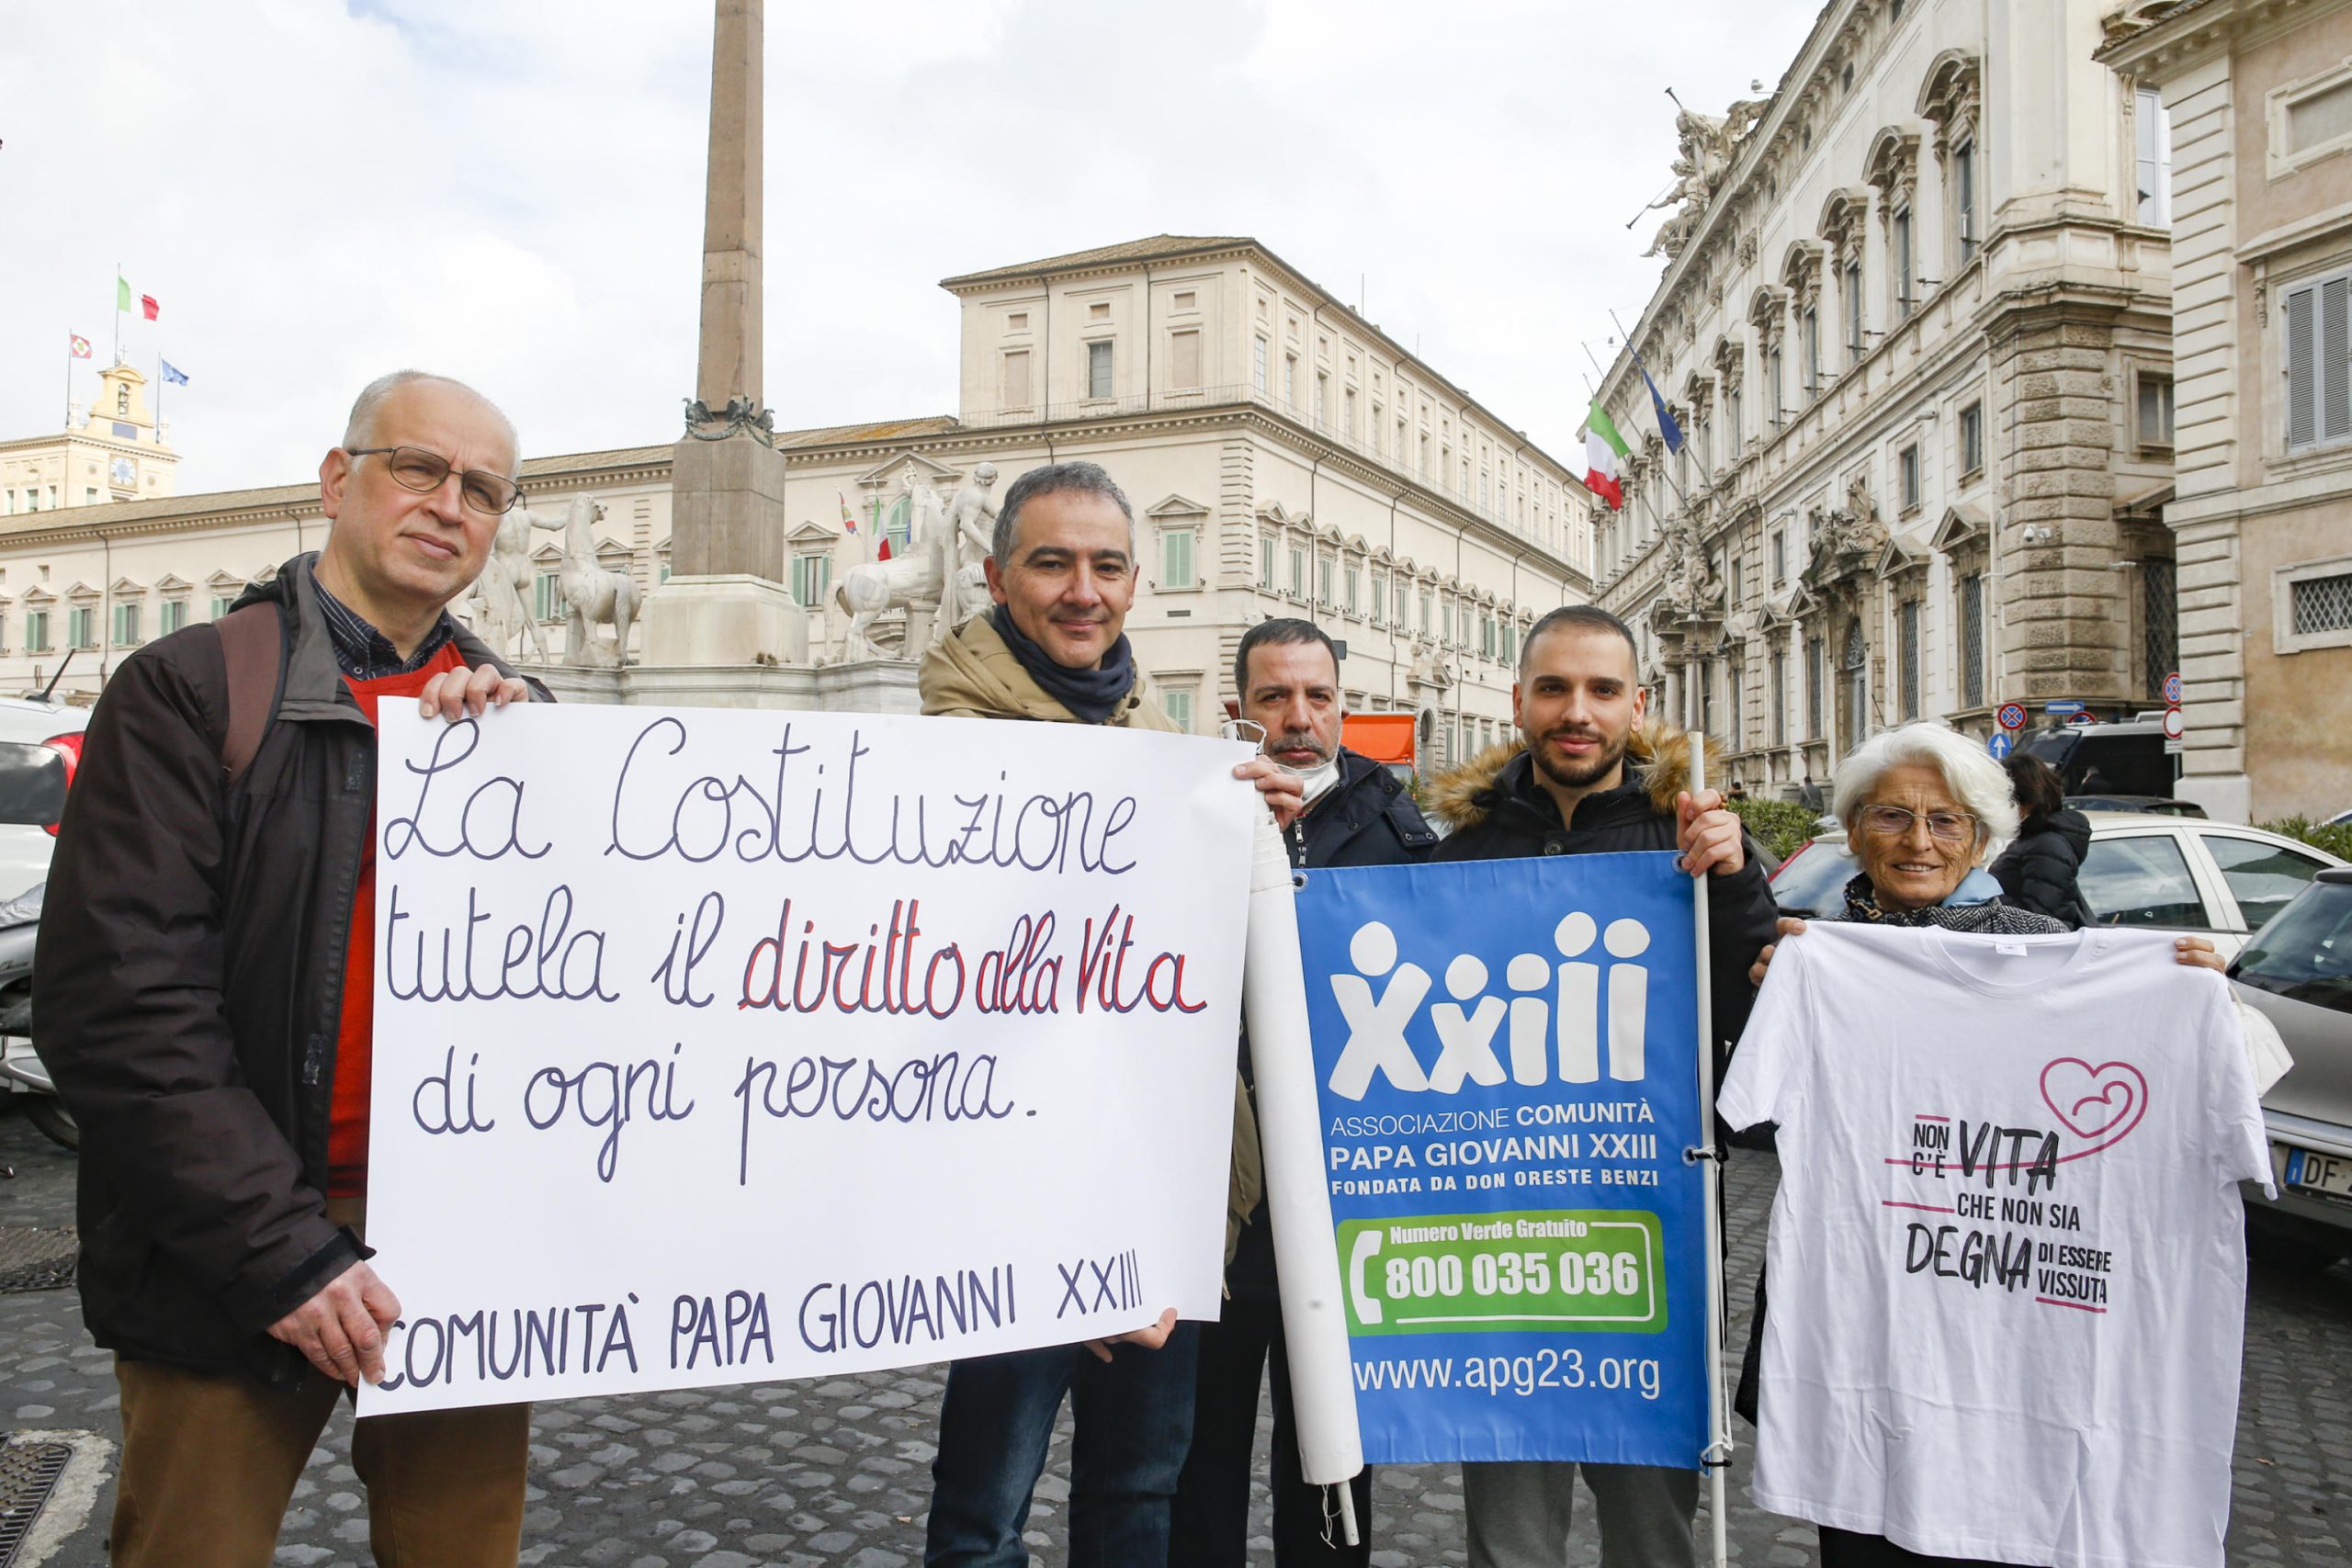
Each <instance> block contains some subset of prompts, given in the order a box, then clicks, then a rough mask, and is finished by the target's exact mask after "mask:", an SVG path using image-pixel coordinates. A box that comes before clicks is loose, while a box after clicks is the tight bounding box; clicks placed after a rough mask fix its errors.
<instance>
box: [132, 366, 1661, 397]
mask: <svg viewBox="0 0 2352 1568" xmlns="http://www.w3.org/2000/svg"><path fill="white" fill-rule="evenodd" d="M158 363H159V364H161V365H162V366H163V367H164V380H165V381H167V382H169V383H170V384H171V385H173V386H175V387H185V386H187V371H185V370H183V369H181V368H180V367H178V366H176V365H175V364H173V363H172V362H171V361H170V360H168V359H164V360H159V361H158ZM1650 395H1651V396H1653V397H1655V396H1657V389H1656V388H1652V389H1650Z"/></svg>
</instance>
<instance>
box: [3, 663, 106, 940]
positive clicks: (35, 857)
mask: <svg viewBox="0 0 2352 1568" xmlns="http://www.w3.org/2000/svg"><path fill="white" fill-rule="evenodd" d="M89 722H90V710H89V709H88V708H82V707H75V706H74V705H72V704H70V703H51V702H43V701H42V700H40V698H38V697H0V741H9V740H15V741H23V742H26V743H28V744H30V745H35V746H49V747H51V748H53V749H55V750H57V751H59V752H61V753H62V754H63V756H64V758H65V768H66V780H67V784H68V787H69V788H70V787H71V785H72V781H73V775H74V769H75V768H77V767H79V766H80V765H81V761H82V731H83V730H84V729H85V728H87V726H88V725H89ZM56 848H57V825H56V824H55V823H53V822H52V823H51V824H49V825H48V826H47V827H23V826H18V825H17V824H13V823H7V824H0V900H6V899H9V898H14V897H16V896H17V894H19V893H22V892H23V891H24V890H25V889H26V888H28V887H30V886H32V885H33V884H34V883H36V882H43V881H46V880H47V879H48V877H49V857H50V855H51V852H53V851H54V850H55V849H56Z"/></svg>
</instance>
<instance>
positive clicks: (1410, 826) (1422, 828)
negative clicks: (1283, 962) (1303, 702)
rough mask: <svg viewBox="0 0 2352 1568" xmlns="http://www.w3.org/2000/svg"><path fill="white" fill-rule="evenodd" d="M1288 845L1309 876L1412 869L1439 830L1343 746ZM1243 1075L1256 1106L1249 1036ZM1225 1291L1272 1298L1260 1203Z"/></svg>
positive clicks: (1374, 767)
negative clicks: (1345, 868)
mask: <svg viewBox="0 0 2352 1568" xmlns="http://www.w3.org/2000/svg"><path fill="white" fill-rule="evenodd" d="M1283 838H1284V840H1285V841H1286V842H1287V843H1288V844H1289V845H1290V852H1291V863H1292V864H1293V865H1295V866H1301V867H1304V868H1306V869H1307V870H1309V871H1312V870H1314V869H1316V868H1317V867H1318V866H1329V865H1410V864H1412V863H1416V862H1419V861H1424V860H1427V859H1429V858H1430V851H1431V850H1433V849H1435V848H1436V847H1437V841H1438V840H1437V829H1434V828H1431V827H1430V825H1429V822H1428V821H1427V819H1425V818H1423V817H1422V816H1421V808H1420V807H1418V806H1416V805H1414V804H1413V797H1412V796H1411V795H1409V794H1408V793H1407V792H1406V789H1405V786H1404V785H1403V784H1398V783H1397V776H1396V775H1395V774H1394V773H1390V772H1389V771H1388V770H1387V769H1386V768H1385V767H1383V766H1381V765H1380V764H1379V763H1378V762H1375V761H1373V760H1372V759H1371V758H1369V757H1366V756H1363V755H1361V754H1360V753H1358V752H1354V751H1351V750H1347V749H1346V748H1344V747H1342V748H1341V749H1340V777H1339V779H1338V781H1337V782H1336V783H1334V784H1332V785H1331V787H1330V788H1329V790H1327V791H1325V792H1324V795H1323V797H1322V798H1321V799H1320V800H1317V802H1316V803H1315V805H1314V807H1313V808H1312V809H1310V810H1309V811H1308V812H1307V813H1306V815H1305V816H1304V817H1301V818H1299V819H1298V820H1297V821H1295V822H1294V823H1292V824H1291V825H1290V827H1289V829H1287V830H1286V831H1285V832H1284V834H1283ZM1249 1045H1250V1042H1249V1038H1248V1036H1247V1035H1244V1036H1243V1038H1242V1051H1241V1072H1242V1077H1244V1078H1245V1079H1248V1080H1249V1081H1250V1085H1251V1089H1250V1095H1251V1108H1252V1109H1253V1110H1254V1109H1255V1108H1256V1093H1257V1090H1256V1080H1255V1078H1254V1077H1253V1076H1252V1074H1251V1072H1250V1050H1249ZM1225 1280H1226V1290H1227V1293H1228V1294H1230V1295H1232V1296H1234V1297H1236V1298H1237V1299H1240V1300H1249V1301H1260V1302H1267V1301H1272V1300H1273V1299H1274V1243H1273V1232H1272V1228H1271V1226H1270V1224H1269V1223H1268V1221H1267V1216H1266V1204H1265V1201H1264V1200H1263V1199H1261V1200H1260V1201H1259V1203H1258V1207H1257V1208H1256V1209H1255V1210H1254V1211H1253V1212H1252V1213H1250V1223H1249V1224H1245V1225H1243V1226H1242V1227H1241V1234H1240V1236H1239V1237H1238V1239H1237V1241H1236V1242H1235V1245H1234V1252H1233V1261H1232V1262H1231V1263H1229V1264H1227V1266H1226V1271H1225Z"/></svg>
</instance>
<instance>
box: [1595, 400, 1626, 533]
mask: <svg viewBox="0 0 2352 1568" xmlns="http://www.w3.org/2000/svg"><path fill="white" fill-rule="evenodd" d="M1631 456H1633V452H1632V450H1631V449H1630V448H1629V447H1627V446H1626V445H1625V438H1624V437H1623V436H1622V435H1620V434H1617V426H1616V425H1615V424H1613V423H1611V422H1610V418H1609V412H1608V411H1607V410H1605V409H1603V408H1602V407H1601V406H1600V399H1599V398H1595V399H1593V400H1592V407H1591V408H1590V409H1589V410H1588V411H1586V413H1585V416H1584V466H1585V475H1584V487H1585V489H1587V490H1589V491H1592V493H1593V494H1595V495H1597V496H1599V497H1600V499H1601V500H1603V501H1605V502H1608V503H1609V510H1610V511H1611V512H1623V510H1624V509H1625V487H1624V486H1623V485H1621V484H1619V483H1618V482H1617V459H1618V458H1620V457H1631Z"/></svg>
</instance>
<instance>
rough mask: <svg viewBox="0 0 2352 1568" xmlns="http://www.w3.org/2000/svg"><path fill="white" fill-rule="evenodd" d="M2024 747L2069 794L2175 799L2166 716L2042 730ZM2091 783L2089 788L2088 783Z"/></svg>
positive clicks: (2026, 740)
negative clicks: (2050, 771)
mask: <svg viewBox="0 0 2352 1568" xmlns="http://www.w3.org/2000/svg"><path fill="white" fill-rule="evenodd" d="M2018 750H2021V751H2023V752H2025V753H2026V755H2028V756H2030V757H2039V758H2041V760H2042V761H2045V762H2047V763H2049V764H2050V765H2051V767H2052V769H2054V770H2056V772H2057V774H2058V784H2059V787H2060V788H2061V789H2062V790H2064V792H2065V793H2066V794H2068V795H2093V794H2098V795H2159V796H2163V797H2165V798H2167V799H2168V798H2170V797H2171V795H2172V787H2173V781H2174V779H2175V778H2176V777H2177V769H2176V768H2175V767H2174V763H2175V762H2176V761H2177V758H2175V757H2173V756H2172V755H2171V754H2170V753H2168V752H2166V751H2165V727H2164V720H2163V717H2162V716H2161V715H2159V716H2154V717H2151V718H2131V719H2125V720H2122V721H2120V722H2119V723H2114V724H2070V725H2065V726H2064V727H2062V728H2056V729H2037V730H2035V731H2033V732H2032V733H2031V734H2030V735H2027V736H2025V737H2024V738H2022V739H2019V740H2018ZM2086 779H2089V780H2091V783H2090V784H2087V785H2086V784H2084V782H2083V781H2084V780H2086Z"/></svg>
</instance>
